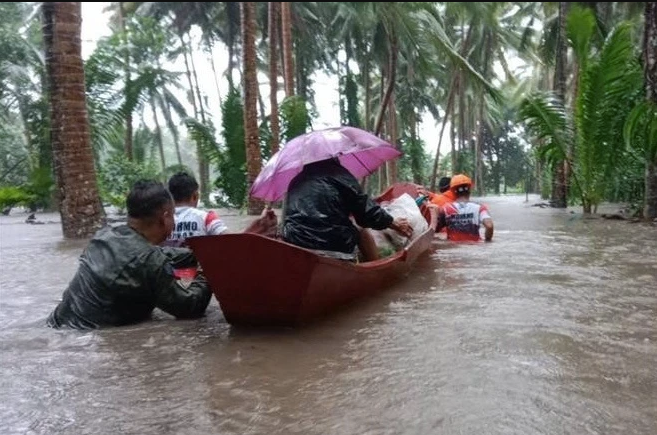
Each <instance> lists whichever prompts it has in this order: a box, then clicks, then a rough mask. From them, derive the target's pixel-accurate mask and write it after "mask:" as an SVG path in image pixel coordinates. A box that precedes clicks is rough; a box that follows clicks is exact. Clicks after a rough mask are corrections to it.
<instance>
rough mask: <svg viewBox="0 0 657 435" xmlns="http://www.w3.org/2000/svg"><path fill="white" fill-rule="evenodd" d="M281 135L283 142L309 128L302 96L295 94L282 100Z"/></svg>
mask: <svg viewBox="0 0 657 435" xmlns="http://www.w3.org/2000/svg"><path fill="white" fill-rule="evenodd" d="M280 116H281V136H282V139H283V141H284V142H286V141H289V140H291V139H294V138H295V137H297V136H300V135H302V134H304V133H306V132H307V131H308V129H309V128H310V121H311V119H310V115H309V114H308V107H307V105H306V102H305V101H304V100H303V98H301V97H299V96H298V95H295V96H293V97H288V98H285V99H284V100H283V103H282V104H281V107H280Z"/></svg>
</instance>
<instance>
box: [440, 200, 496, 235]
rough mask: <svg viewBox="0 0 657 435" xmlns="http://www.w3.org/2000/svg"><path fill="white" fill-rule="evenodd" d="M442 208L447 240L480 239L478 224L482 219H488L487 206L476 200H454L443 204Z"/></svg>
mask: <svg viewBox="0 0 657 435" xmlns="http://www.w3.org/2000/svg"><path fill="white" fill-rule="evenodd" d="M443 210H444V213H445V221H446V223H447V239H448V240H455V241H468V240H472V241H476V240H480V236H479V226H480V225H481V223H482V221H483V220H484V219H490V213H489V212H488V207H486V206H485V205H484V204H477V203H476V202H460V201H454V202H450V203H447V204H445V206H444V207H443Z"/></svg>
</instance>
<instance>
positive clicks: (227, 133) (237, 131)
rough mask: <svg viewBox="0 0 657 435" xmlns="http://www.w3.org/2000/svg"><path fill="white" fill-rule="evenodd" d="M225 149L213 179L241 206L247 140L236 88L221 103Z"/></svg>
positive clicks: (235, 203) (242, 201) (242, 107)
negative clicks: (217, 171)
mask: <svg viewBox="0 0 657 435" xmlns="http://www.w3.org/2000/svg"><path fill="white" fill-rule="evenodd" d="M221 112H222V116H223V118H222V136H223V139H224V149H223V150H222V152H221V154H220V158H219V162H218V163H219V164H218V169H219V177H218V178H217V181H216V182H215V184H216V186H217V187H218V188H219V189H221V190H222V191H223V192H224V194H225V195H226V196H227V197H228V202H229V204H230V205H232V206H233V207H238V208H239V207H242V205H243V204H244V201H245V199H246V188H247V187H246V186H247V185H246V144H245V140H244V105H243V103H242V97H241V95H240V92H239V90H238V89H236V88H233V89H231V90H230V91H229V92H228V95H227V96H226V99H225V100H224V101H223V104H222V107H221Z"/></svg>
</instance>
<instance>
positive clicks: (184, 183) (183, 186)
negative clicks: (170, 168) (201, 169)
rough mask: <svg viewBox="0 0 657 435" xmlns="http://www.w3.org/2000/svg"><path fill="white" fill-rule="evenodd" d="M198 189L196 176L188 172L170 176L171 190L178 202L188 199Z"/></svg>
mask: <svg viewBox="0 0 657 435" xmlns="http://www.w3.org/2000/svg"><path fill="white" fill-rule="evenodd" d="M196 191H198V182H197V181H196V178H194V177H193V176H192V175H189V174H188V173H187V172H184V171H181V172H178V173H176V174H174V175H172V176H171V178H169V192H171V196H173V199H174V200H175V201H176V202H179V201H187V200H189V199H191V198H192V195H194V192H196Z"/></svg>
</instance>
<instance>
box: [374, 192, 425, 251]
mask: <svg viewBox="0 0 657 435" xmlns="http://www.w3.org/2000/svg"><path fill="white" fill-rule="evenodd" d="M383 208H384V210H386V211H387V212H388V213H390V214H391V215H392V217H394V218H406V219H408V223H409V224H410V225H411V227H412V228H413V235H412V236H411V241H412V240H415V239H416V238H417V237H419V236H420V235H421V234H422V233H424V232H425V231H426V230H427V229H428V228H429V224H428V223H427V221H426V219H425V218H424V216H422V213H421V212H420V208H419V207H418V206H417V204H416V203H415V200H414V199H413V197H411V195H409V194H408V193H404V194H403V195H401V196H400V197H398V198H395V199H393V200H392V201H390V202H389V203H387V204H385V205H383ZM383 231H384V232H385V233H386V235H387V236H388V238H389V239H390V241H391V242H392V244H393V246H394V247H395V249H397V250H398V249H401V248H403V247H404V246H406V243H408V242H409V240H408V237H406V236H403V235H401V234H399V233H398V232H397V231H395V230H393V229H391V228H388V229H385V230H383Z"/></svg>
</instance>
